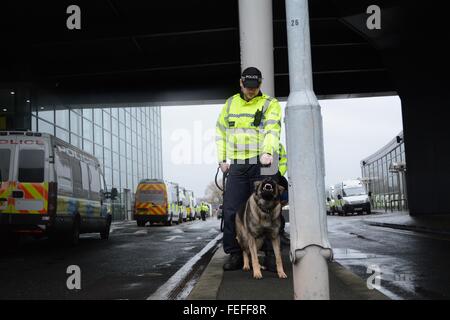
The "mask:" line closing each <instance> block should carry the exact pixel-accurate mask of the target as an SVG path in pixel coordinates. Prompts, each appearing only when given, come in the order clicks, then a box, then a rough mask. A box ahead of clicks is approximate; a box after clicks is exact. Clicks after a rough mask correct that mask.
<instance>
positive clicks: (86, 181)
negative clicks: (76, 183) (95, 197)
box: [80, 162, 89, 193]
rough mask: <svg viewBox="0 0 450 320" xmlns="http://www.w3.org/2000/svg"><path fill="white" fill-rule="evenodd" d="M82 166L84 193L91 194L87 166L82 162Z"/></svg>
mask: <svg viewBox="0 0 450 320" xmlns="http://www.w3.org/2000/svg"><path fill="white" fill-rule="evenodd" d="M80 164H81V179H82V187H83V191H84V192H87V193H89V173H88V168H87V164H86V163H85V162H80Z"/></svg>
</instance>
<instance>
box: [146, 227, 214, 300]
mask: <svg viewBox="0 0 450 320" xmlns="http://www.w3.org/2000/svg"><path fill="white" fill-rule="evenodd" d="M222 236H223V235H222V233H219V234H218V235H217V237H215V238H214V239H213V240H211V241H210V242H209V243H208V244H207V245H206V246H205V247H204V248H203V249H202V250H201V251H200V252H199V253H197V254H196V255H195V256H193V257H192V258H191V259H190V260H189V261H188V262H187V263H186V264H185V265H184V266H183V267H181V269H179V270H178V271H177V272H176V273H175V274H174V275H173V276H172V277H171V278H170V279H169V280H167V282H166V283H164V284H163V285H162V286H161V287H159V288H158V290H156V292H155V293H153V294H152V295H151V296H149V297H148V298H147V300H168V299H169V296H170V293H171V292H172V291H173V290H174V289H175V288H176V287H177V286H178V285H179V284H180V283H181V282H182V281H183V280H184V279H185V277H186V275H187V274H189V272H190V271H192V267H193V266H194V265H195V264H196V263H197V262H198V261H199V260H200V259H201V258H202V256H203V255H205V254H206V253H207V252H208V251H209V250H211V249H212V248H213V247H214V246H215V245H216V244H217V242H218V241H220V240H221V239H222Z"/></svg>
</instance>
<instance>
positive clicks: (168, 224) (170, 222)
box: [166, 216, 172, 226]
mask: <svg viewBox="0 0 450 320" xmlns="http://www.w3.org/2000/svg"><path fill="white" fill-rule="evenodd" d="M171 225H172V216H170V220H169V221H166V226H171Z"/></svg>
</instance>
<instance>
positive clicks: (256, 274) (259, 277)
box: [253, 270, 263, 279]
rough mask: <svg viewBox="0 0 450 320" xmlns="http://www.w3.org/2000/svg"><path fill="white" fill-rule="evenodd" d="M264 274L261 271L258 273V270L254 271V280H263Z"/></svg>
mask: <svg viewBox="0 0 450 320" xmlns="http://www.w3.org/2000/svg"><path fill="white" fill-rule="evenodd" d="M262 277H263V276H262V273H261V271H258V270H254V271H253V278H255V279H262Z"/></svg>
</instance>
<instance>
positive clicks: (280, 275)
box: [278, 271, 287, 279]
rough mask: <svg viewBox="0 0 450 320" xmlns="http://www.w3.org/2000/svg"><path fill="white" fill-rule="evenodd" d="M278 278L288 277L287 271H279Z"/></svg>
mask: <svg viewBox="0 0 450 320" xmlns="http://www.w3.org/2000/svg"><path fill="white" fill-rule="evenodd" d="M278 278H280V279H286V278H287V275H286V273H284V271H278Z"/></svg>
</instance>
